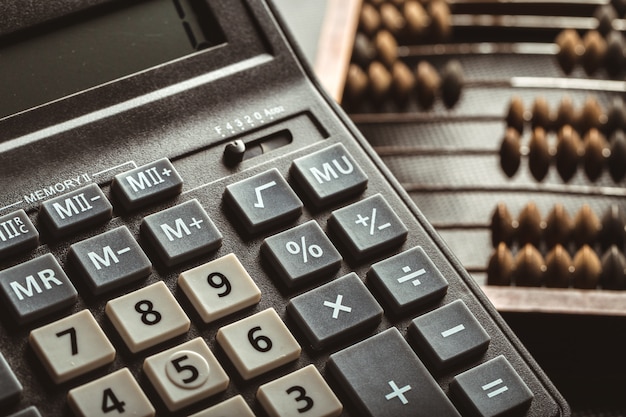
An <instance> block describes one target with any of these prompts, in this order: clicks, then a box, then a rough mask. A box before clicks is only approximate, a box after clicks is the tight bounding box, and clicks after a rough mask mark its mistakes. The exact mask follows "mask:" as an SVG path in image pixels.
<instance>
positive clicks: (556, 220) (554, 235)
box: [545, 203, 573, 248]
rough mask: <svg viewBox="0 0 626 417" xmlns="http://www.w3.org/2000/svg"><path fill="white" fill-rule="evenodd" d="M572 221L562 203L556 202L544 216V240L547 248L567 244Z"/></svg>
mask: <svg viewBox="0 0 626 417" xmlns="http://www.w3.org/2000/svg"><path fill="white" fill-rule="evenodd" d="M572 228H573V223H572V219H571V217H570V215H569V214H568V213H567V210H566V209H565V207H564V206H563V204H560V203H556V204H555V205H554V207H552V210H550V213H548V217H547V218H546V230H545V241H546V244H547V245H548V247H549V248H551V247H553V246H555V245H563V246H567V243H568V241H569V239H570V237H571V236H572Z"/></svg>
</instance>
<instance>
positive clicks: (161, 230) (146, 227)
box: [141, 199, 222, 266]
mask: <svg viewBox="0 0 626 417" xmlns="http://www.w3.org/2000/svg"><path fill="white" fill-rule="evenodd" d="M141 233H142V234H143V235H144V236H146V238H148V240H149V241H150V243H151V244H152V246H153V247H154V248H155V249H156V251H157V253H158V255H159V257H160V258H161V260H162V261H163V263H165V265H167V266H172V265H176V264H179V263H181V262H184V261H187V260H189V259H191V258H195V257H196V256H199V255H202V254H205V253H208V252H211V251H213V250H215V249H217V248H219V247H220V246H221V245H222V234H221V233H220V231H219V230H217V227H215V224H213V221H212V220H211V219H210V218H209V215H208V214H207V213H206V211H204V209H203V208H202V206H201V205H200V203H198V200H195V199H194V200H190V201H187V202H186V203H183V204H179V205H178V206H174V207H172V208H169V209H167V210H163V211H160V212H158V213H154V214H151V215H150V216H147V217H145V218H144V219H143V222H142V223H141Z"/></svg>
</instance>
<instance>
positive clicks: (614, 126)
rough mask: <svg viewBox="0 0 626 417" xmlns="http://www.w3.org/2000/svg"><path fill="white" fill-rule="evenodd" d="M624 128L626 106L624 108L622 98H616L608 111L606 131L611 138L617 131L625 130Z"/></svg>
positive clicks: (625, 123)
mask: <svg viewBox="0 0 626 417" xmlns="http://www.w3.org/2000/svg"><path fill="white" fill-rule="evenodd" d="M624 127H626V106H624V100H623V99H622V98H621V97H615V98H613V100H612V101H611V105H610V106H609V109H608V111H607V115H606V125H605V129H604V130H605V132H606V133H607V136H609V135H611V134H612V133H613V132H615V131H618V130H622V129H624Z"/></svg>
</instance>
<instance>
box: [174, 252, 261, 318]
mask: <svg viewBox="0 0 626 417" xmlns="http://www.w3.org/2000/svg"><path fill="white" fill-rule="evenodd" d="M178 286H179V287H180V288H182V290H183V292H184V293H185V295H186V296H187V298H188V299H189V300H190V301H191V304H193V306H194V308H195V310H196V311H197V312H198V314H199V315H200V317H201V318H202V320H203V321H204V322H205V323H210V322H212V321H215V320H217V319H220V318H222V317H224V316H227V315H229V314H232V313H234V312H236V311H239V310H242V309H244V308H246V307H250V306H252V305H254V304H256V303H258V302H259V300H260V299H261V290H259V287H257V285H256V284H255V283H254V280H253V279H252V278H251V277H250V275H249V274H248V271H246V269H245V268H244V267H243V265H242V264H241V262H240V261H239V259H238V258H237V256H236V255H235V254H233V253H231V254H228V255H225V256H222V257H221V258H219V259H216V260H214V261H211V262H207V263H206V264H203V265H200V266H198V267H195V268H193V269H189V270H187V271H184V272H183V273H181V274H180V276H179V277H178Z"/></svg>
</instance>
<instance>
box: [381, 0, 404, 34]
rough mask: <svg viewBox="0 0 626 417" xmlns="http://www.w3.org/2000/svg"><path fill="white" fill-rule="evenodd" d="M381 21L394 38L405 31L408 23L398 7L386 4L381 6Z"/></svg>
mask: <svg viewBox="0 0 626 417" xmlns="http://www.w3.org/2000/svg"><path fill="white" fill-rule="evenodd" d="M380 19H381V22H382V25H383V27H384V28H385V29H387V30H388V31H389V32H390V33H391V34H393V35H394V36H399V35H400V34H402V32H403V31H404V28H405V26H406V21H405V20H404V16H402V13H400V11H399V10H398V8H397V7H396V6H394V5H393V4H391V3H385V4H383V5H381V6H380Z"/></svg>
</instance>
